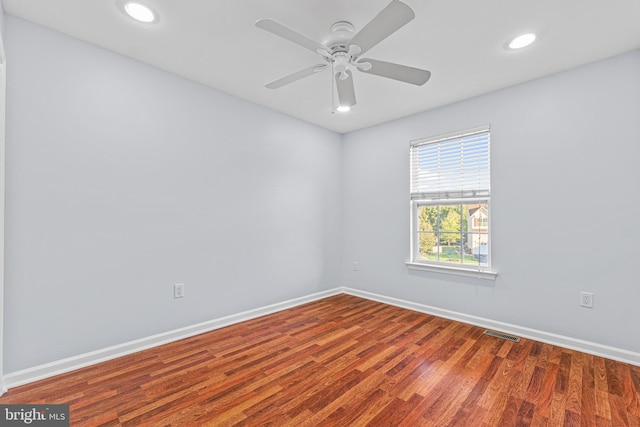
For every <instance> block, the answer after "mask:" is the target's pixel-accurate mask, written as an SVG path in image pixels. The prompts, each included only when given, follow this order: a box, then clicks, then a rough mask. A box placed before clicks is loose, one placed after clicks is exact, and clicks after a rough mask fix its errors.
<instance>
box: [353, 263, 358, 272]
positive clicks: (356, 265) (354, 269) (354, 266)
mask: <svg viewBox="0 0 640 427" xmlns="http://www.w3.org/2000/svg"><path fill="white" fill-rule="evenodd" d="M353 271H358V261H353Z"/></svg>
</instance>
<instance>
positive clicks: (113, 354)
mask: <svg viewBox="0 0 640 427" xmlns="http://www.w3.org/2000/svg"><path fill="white" fill-rule="evenodd" d="M341 293H345V294H348V295H353V296H357V297H360V298H365V299H369V300H373V301H378V302H381V303H384V304H389V305H393V306H396V307H401V308H406V309H409V310H413V311H418V312H420V313H427V314H431V315H434V316H438V317H444V318H446V319H451V320H455V321H458V322H463V323H469V324H471V325H476V326H481V327H483V328H488V329H495V330H498V331H502V332H507V333H510V334H514V335H517V336H520V337H523V338H529V339H533V340H536V341H541V342H545V343H548V344H553V345H558V346H561V347H565V348H569V349H572V350H578V351H582V352H584V353H589V354H593V355H596V356H602V357H606V358H609V359H613V360H618V361H620V362H625V363H629V364H632V365H636V366H640V353H636V352H633V351H629V350H624V349H619V348H615V347H610V346H606V345H601V344H597V343H593V342H589V341H583V340H579V339H576V338H571V337H566V336H562V335H557V334H553V333H550V332H544V331H540V330H537V329H531V328H526V327H522V326H518V325H513V324H510V323H504V322H498V321H495V320H491V319H486V318H483V317H477V316H471V315H468V314H464V313H458V312H455V311H450V310H445V309H442V308H437V307H432V306H428V305H424V304H419V303H416V302H411V301H406V300H401V299H397V298H393V297H388V296H384V295H379V294H374V293H371V292H366V291H361V290H358V289H352V288H335V289H330V290H327V291H323V292H318V293H315V294H311V295H307V296H304V297H300V298H294V299H291V300H288V301H284V302H280V303H277V304H272V305H268V306H265V307H260V308H256V309H253V310H249V311H244V312H242V313H238V314H233V315H230V316H225V317H221V318H218V319H213V320H210V321H207V322H203V323H198V324H196V325H191V326H187V327H184V328H180V329H175V330H173V331H169V332H165V333H161V334H157V335H152V336H150V337H146V338H141V339H138V340H135V341H129V342H126V343H123V344H118V345H115V346H112V347H107V348H104V349H101V350H96V351H92V352H90V353H84V354H80V355H78V356H73V357H69V358H66V359H62V360H57V361H54V362H50V363H46V364H44V365H39V366H34V367H32V368H27V369H24V370H21V371H16V372H11V373H9V374H6V375H4V377H3V378H2V381H0V384H2V383H3V385H4V387H5V391H6V389H9V388H13V387H17V386H20V385H23V384H27V383H31V382H34V381H38V380H41V379H44V378H49V377H52V376H54V375H59V374H63V373H65V372H69V371H73V370H76V369H80V368H84V367H85V366H89V365H94V364H96V363H100V362H104V361H107V360H111V359H115V358H117V357H121V356H125V355H127V354H131V353H135V352H138V351H142V350H147V349H149V348H152V347H157V346H159V345H163V344H168V343H170V342H173V341H178V340H181V339H184V338H189V337H192V336H194V335H198V334H202V333H205V332H209V331H213V330H215V329H219V328H223V327H225V326H229V325H233V324H236V323H240V322H244V321H246V320H251V319H255V318H256V317H260V316H265V315H267V314H272V313H276V312H278V311H282V310H286V309H288V308H292V307H296V306H299V305H302V304H306V303H308V302H312V301H317V300H319V299H322V298H327V297H330V296H333V295H338V294H341ZM0 394H2V393H0Z"/></svg>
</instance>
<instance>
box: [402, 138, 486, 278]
mask: <svg viewBox="0 0 640 427" xmlns="http://www.w3.org/2000/svg"><path fill="white" fill-rule="evenodd" d="M410 161H411V206H412V215H411V219H412V221H411V224H412V230H411V262H410V263H409V264H410V265H414V266H415V265H425V266H434V267H438V268H442V267H444V268H449V269H451V268H454V269H456V270H463V271H464V270H470V271H487V272H490V267H491V253H490V233H489V231H490V215H489V212H490V196H491V192H490V190H491V187H490V161H489V127H488V126H485V127H481V128H476V129H470V130H467V131H464V132H458V133H455V134H448V135H443V136H438V137H434V138H426V139H421V140H418V141H413V142H412V143H411V154H410ZM490 274H492V275H495V273H492V272H490Z"/></svg>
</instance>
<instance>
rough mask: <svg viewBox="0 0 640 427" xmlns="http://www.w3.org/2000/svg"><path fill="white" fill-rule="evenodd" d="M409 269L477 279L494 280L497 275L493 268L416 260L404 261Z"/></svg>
mask: <svg viewBox="0 0 640 427" xmlns="http://www.w3.org/2000/svg"><path fill="white" fill-rule="evenodd" d="M405 264H406V265H407V268H409V269H411V270H421V271H432V272H434V273H443V274H453V275H456V276H465V277H475V278H478V279H487V280H495V279H496V276H497V275H498V272H497V271H493V270H473V269H470V268H462V267H454V266H448V265H433V264H422V263H418V262H410V261H407V262H405Z"/></svg>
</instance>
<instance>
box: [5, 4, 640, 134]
mask: <svg viewBox="0 0 640 427" xmlns="http://www.w3.org/2000/svg"><path fill="white" fill-rule="evenodd" d="M119 1H120V0H91V1H87V0H55V1H54V0H2V3H3V5H4V9H5V12H6V13H8V14H11V15H15V16H18V17H20V18H23V19H26V20H28V21H31V22H34V23H37V24H40V25H43V26H46V27H49V28H52V29H54V30H57V31H59V32H62V33H64V34H68V35H70V36H72V37H75V38H78V39H80V40H84V41H87V42H89V43H92V44H95V45H98V46H101V47H103V48H106V49H109V50H112V51H115V52H119V53H121V54H123V55H126V56H129V57H131V58H135V59H137V60H139V61H142V62H145V63H147V64H151V65H154V66H156V67H158V68H161V69H164V70H167V71H170V72H173V73H175V74H178V75H181V76H184V77H186V78H188V79H191V80H194V81H197V82H200V83H202V84H204V85H207V86H211V87H214V88H217V89H220V90H222V91H225V92H228V93H230V94H233V95H236V96H238V97H240V98H243V99H246V100H249V101H252V102H255V103H257V104H261V105H264V106H266V107H269V108H272V109H274V110H277V111H280V112H283V113H285V114H288V115H290V116H294V117H298V118H300V119H303V120H306V121H308V122H311V123H315V124H317V125H319V126H322V127H324V128H327V129H331V130H334V131H336V132H340V133H345V132H350V131H353V130H356V129H361V128H364V127H368V126H372V125H375V124H378V123H382V122H385V121H388V120H392V119H395V118H398V117H402V116H406V115H410V114H413V113H417V112H420V111H424V110H428V109H431V108H435V107H438V106H441V105H445V104H449V103H452V102H455V101H459V100H462V99H465V98H469V97H473V96H476V95H479V94H482V93H487V92H490V91H493V90H496V89H500V88H504V87H507V86H511V85H514V84H517V83H520V82H524V81H527V80H531V79H535V78H538V77H542V76H545V75H548V74H551V73H555V72H558V71H561V70H565V69H568V68H571V67H575V66H578V65H581V64H585V63H588V62H592V61H595V60H598V59H603V58H606V57H610V56H613V55H617V54H620V53H623V52H627V51H630V50H633V49H637V48H640V1H639V0H530V1H523V0H483V1H478V0H457V1H451V0H439V1H436V0H431V1H424V0H406V1H405V2H406V3H407V4H408V5H409V6H411V8H412V9H413V10H414V12H415V14H416V18H415V19H414V20H413V21H411V22H409V23H408V24H407V25H406V26H404V27H403V28H401V29H400V30H399V31H397V32H396V33H394V34H392V35H391V36H390V37H389V38H387V39H386V40H384V41H383V42H382V43H380V44H379V45H377V46H375V47H374V48H372V49H371V50H370V51H369V52H367V55H366V56H367V57H371V58H375V59H381V60H385V61H390V62H397V63H400V64H404V65H409V66H413V67H417V68H424V69H427V70H430V71H431V72H432V76H431V79H430V80H429V82H427V83H426V84H425V85H424V86H420V87H417V86H413V85H410V84H406V83H401V82H397V81H395V80H390V79H385V78H382V77H378V76H374V75H370V74H365V73H360V72H356V74H355V75H354V81H355V90H356V96H357V102H358V103H357V105H356V106H355V108H354V109H353V110H352V111H350V112H349V113H343V114H341V113H335V114H332V113H331V102H332V96H331V95H332V92H331V91H332V84H331V83H332V82H331V73H328V72H323V73H318V74H315V75H312V76H310V77H307V78H305V79H303V80H300V81H297V82H295V83H292V84H290V85H288V86H285V87H282V88H280V89H276V90H272V89H267V88H265V87H264V85H265V84H266V83H268V82H271V81H273V80H276V79H278V78H280V77H283V76H285V75H288V74H290V73H293V72H295V71H298V70H301V69H303V68H305V67H308V66H311V65H313V64H319V63H322V62H323V61H322V59H321V58H320V57H319V56H318V55H316V54H315V53H313V52H311V51H310V50H306V49H304V48H302V47H300V46H298V45H296V44H293V43H291V42H289V41H287V40H284V39H282V38H279V37H277V36H274V35H272V34H270V33H267V32H265V31H263V30H261V29H258V28H256V27H255V26H254V23H255V22H256V21H257V20H258V19H261V18H271V19H274V20H276V21H278V22H280V23H282V24H284V25H286V26H288V27H290V28H292V29H294V30H296V31H298V32H300V33H303V34H305V35H307V36H308V37H310V38H312V39H315V40H317V41H322V39H323V38H324V37H325V36H326V35H327V34H328V33H329V28H330V27H331V25H332V24H333V23H334V22H336V21H343V20H346V21H350V22H351V23H353V24H354V26H355V30H356V32H357V31H358V30H359V29H361V28H362V27H363V26H364V25H365V24H366V23H367V22H369V21H370V20H371V19H372V18H373V17H374V16H375V15H376V14H377V13H378V12H379V11H381V10H382V9H383V8H384V7H385V6H386V5H387V4H388V3H389V1H390V0H180V1H175V0H139V2H140V3H144V4H147V5H149V6H151V8H152V9H154V10H155V11H156V12H157V13H158V14H159V17H160V18H159V22H157V23H156V24H140V23H137V22H135V21H133V20H132V19H130V18H129V17H128V16H125V15H124V13H122V12H121V10H120V9H119V7H118V2H119ZM525 32H536V33H537V34H538V35H539V38H538V41H537V42H536V43H535V44H534V45H531V46H529V47H527V48H525V49H522V50H520V51H509V50H507V49H505V44H506V43H507V41H508V40H509V39H510V38H512V37H514V36H516V35H518V34H521V33H525ZM8 59H9V61H10V60H11V58H8ZM612 78H615V76H612Z"/></svg>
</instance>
